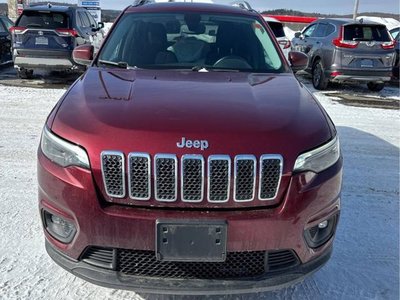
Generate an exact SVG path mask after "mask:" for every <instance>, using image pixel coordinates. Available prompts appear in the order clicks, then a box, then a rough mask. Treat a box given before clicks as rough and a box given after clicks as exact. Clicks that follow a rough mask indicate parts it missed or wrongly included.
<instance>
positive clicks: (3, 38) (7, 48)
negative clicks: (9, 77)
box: [0, 16, 13, 64]
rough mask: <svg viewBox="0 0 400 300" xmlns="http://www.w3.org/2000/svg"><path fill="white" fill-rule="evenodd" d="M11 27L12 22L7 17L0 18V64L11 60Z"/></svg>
mask: <svg viewBox="0 0 400 300" xmlns="http://www.w3.org/2000/svg"><path fill="white" fill-rule="evenodd" d="M12 26H13V22H12V21H11V20H10V19H9V18H8V17H7V16H0V64H2V63H5V62H9V61H11V60H12V57H11V34H10V28H11V27H12Z"/></svg>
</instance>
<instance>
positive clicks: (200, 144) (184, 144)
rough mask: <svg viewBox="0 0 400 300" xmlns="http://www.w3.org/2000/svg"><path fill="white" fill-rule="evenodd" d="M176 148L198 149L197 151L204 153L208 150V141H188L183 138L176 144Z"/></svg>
mask: <svg viewBox="0 0 400 300" xmlns="http://www.w3.org/2000/svg"><path fill="white" fill-rule="evenodd" d="M176 146H177V147H178V148H181V149H182V148H189V149H190V148H196V149H201V150H202V151H204V150H206V149H207V148H208V141H206V140H194V141H192V140H187V139H186V138H185V137H182V140H181V141H180V142H177V143H176Z"/></svg>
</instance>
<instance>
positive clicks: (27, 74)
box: [17, 69, 33, 79]
mask: <svg viewBox="0 0 400 300" xmlns="http://www.w3.org/2000/svg"><path fill="white" fill-rule="evenodd" d="M17 73H18V77H19V78H21V79H32V78H33V70H26V69H21V70H18V71H17Z"/></svg>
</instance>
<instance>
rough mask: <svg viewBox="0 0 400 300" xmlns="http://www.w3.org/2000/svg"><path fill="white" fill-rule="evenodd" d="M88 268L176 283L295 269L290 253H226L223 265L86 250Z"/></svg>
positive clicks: (149, 254)
mask: <svg viewBox="0 0 400 300" xmlns="http://www.w3.org/2000/svg"><path fill="white" fill-rule="evenodd" d="M82 260H83V261H84V262H86V263H88V264H91V265H94V266H97V267H101V268H107V269H112V270H116V271H117V272H119V273H121V274H123V275H131V276H144V277H156V278H157V277H158V278H177V279H179V278H180V279H235V278H237V279H243V278H254V277H259V276H263V275H264V274H266V273H268V272H277V271H281V270H286V269H288V268H291V267H294V266H297V265H298V264H299V263H300V261H299V259H298V258H297V255H296V254H295V253H294V251H292V250H277V251H269V252H265V251H252V252H228V254H227V258H226V261H224V262H170V261H158V260H157V259H156V256H155V253H154V251H144V250H128V249H111V248H100V247H89V248H87V249H86V251H85V252H84V253H83V255H82Z"/></svg>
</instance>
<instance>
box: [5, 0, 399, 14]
mask: <svg viewBox="0 0 400 300" xmlns="http://www.w3.org/2000/svg"><path fill="white" fill-rule="evenodd" d="M100 1H101V5H102V7H103V8H107V9H118V10H121V9H123V8H125V7H126V6H128V5H129V4H131V3H133V0H100ZM232 1H233V0H215V2H217V3H218V2H220V3H230V2H232ZM247 1H248V2H249V3H250V4H251V5H252V6H253V8H255V9H257V10H267V9H277V8H287V9H294V10H300V11H304V12H318V13H335V14H351V13H353V8H354V0H301V1H300V0H247ZM0 2H7V0H0ZM66 2H69V3H73V2H77V0H76V1H74V0H67V1H66ZM359 12H388V13H399V0H360V8H359Z"/></svg>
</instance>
